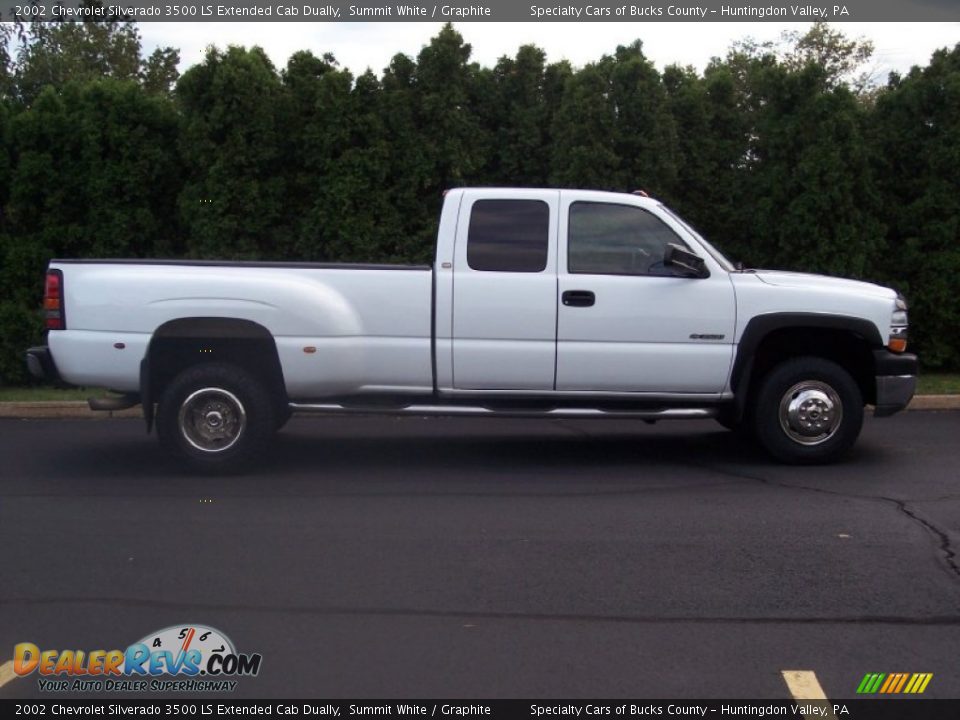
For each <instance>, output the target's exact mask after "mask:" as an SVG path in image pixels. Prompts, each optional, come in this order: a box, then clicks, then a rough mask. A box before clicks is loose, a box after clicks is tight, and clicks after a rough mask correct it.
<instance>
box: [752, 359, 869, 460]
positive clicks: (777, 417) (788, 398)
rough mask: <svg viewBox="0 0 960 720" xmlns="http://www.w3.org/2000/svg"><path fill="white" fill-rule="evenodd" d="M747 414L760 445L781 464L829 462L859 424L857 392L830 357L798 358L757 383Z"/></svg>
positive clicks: (855, 434) (854, 437) (850, 439)
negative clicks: (751, 406) (750, 407)
mask: <svg viewBox="0 0 960 720" xmlns="http://www.w3.org/2000/svg"><path fill="white" fill-rule="evenodd" d="M755 398H756V400H755V405H754V407H753V412H752V413H751V417H752V424H753V432H754V434H755V436H756V438H757V439H758V440H759V441H760V444H761V445H762V446H763V447H764V449H765V450H766V451H767V452H769V453H770V454H771V455H773V457H775V458H777V459H778V460H781V461H783V462H786V463H790V464H796V465H803V464H817V463H828V462H833V461H835V460H837V459H838V458H840V457H841V456H842V455H843V454H844V453H846V452H847V450H849V449H850V447H851V446H852V445H853V444H854V442H856V440H857V437H858V436H859V435H860V429H861V428H862V427H863V396H862V395H861V393H860V388H859V386H858V385H857V383H856V381H855V380H854V379H853V377H852V376H851V375H850V373H849V372H847V371H846V370H844V369H843V368H842V367H841V366H840V365H837V364H836V363H835V362H831V361H830V360H825V359H823V358H819V357H799V358H794V359H792V360H786V361H784V362H782V363H780V364H779V365H777V366H775V367H774V368H773V369H772V370H771V371H770V372H769V373H767V375H766V376H764V378H763V379H762V380H761V381H760V386H759V388H758V391H757V394H756V396H755Z"/></svg>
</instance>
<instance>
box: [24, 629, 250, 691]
mask: <svg viewBox="0 0 960 720" xmlns="http://www.w3.org/2000/svg"><path fill="white" fill-rule="evenodd" d="M262 659H263V658H262V656H261V655H260V654H259V653H253V654H245V653H238V652H237V651H236V649H235V648H234V646H233V643H232V642H231V641H230V638H228V637H227V636H226V635H224V634H223V633H222V632H220V631H219V630H215V629H214V628H211V627H208V626H206V625H195V624H194V625H175V626H171V627H168V628H164V629H163V630H160V631H159V632H155V633H151V634H150V635H147V636H146V637H145V638H143V639H142V640H140V641H139V642H135V643H133V644H132V645H129V646H128V647H127V648H126V649H125V650H90V651H84V650H41V649H40V648H39V647H38V646H37V645H35V644H33V643H29V642H24V643H19V644H18V645H16V646H14V648H13V670H14V672H15V673H16V674H17V675H19V676H21V677H25V676H27V675H31V674H33V673H37V675H38V676H39V677H38V680H37V683H38V686H39V689H40V690H41V691H43V692H67V691H70V692H77V691H80V692H143V691H151V692H157V691H161V692H162V691H174V692H196V691H212V692H224V691H232V690H234V689H235V688H236V686H237V682H238V681H237V680H236V679H235V678H237V677H254V676H256V675H257V673H259V672H260V663H261V660H262Z"/></svg>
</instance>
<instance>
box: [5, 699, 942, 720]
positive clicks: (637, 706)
mask: <svg viewBox="0 0 960 720" xmlns="http://www.w3.org/2000/svg"><path fill="white" fill-rule="evenodd" d="M3 707H6V708H7V711H8V712H10V713H12V714H13V715H15V716H19V717H38V716H39V717H51V716H57V717H61V716H68V717H134V716H137V717H141V716H156V717H170V716H185V717H196V716H200V717H203V716H207V717H211V718H219V717H237V716H247V717H251V716H252V717H288V718H289V717H309V718H333V717H337V718H369V717H389V718H397V717H414V718H416V717H423V718H427V717H429V718H443V719H461V718H542V719H547V720H557V719H559V718H585V719H588V720H596V719H597V718H677V719H683V718H806V719H807V720H809V719H810V718H824V720H843V719H844V718H846V719H848V720H956V719H957V718H958V717H960V699H958V700H921V699H914V698H910V699H906V698H896V699H894V698H891V699H871V700H863V699H855V700H827V701H822V700H793V701H785V700H629V701H624V700H589V701H585V700H230V699H227V700H220V699H216V700H215V699H209V698H200V699H197V700H183V699H177V700H130V699H125V698H116V699H106V700H88V699H81V700H75V699H68V698H41V699H37V700H0V708H3Z"/></svg>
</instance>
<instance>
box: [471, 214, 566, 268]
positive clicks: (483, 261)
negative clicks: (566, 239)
mask: <svg viewBox="0 0 960 720" xmlns="http://www.w3.org/2000/svg"><path fill="white" fill-rule="evenodd" d="M549 244H550V207H549V205H547V203H546V202H544V201H542V200H532V199H531V200H526V199H523V200H515V199H511V200H499V199H497V200H477V201H476V202H474V203H473V207H472V209H471V213H470V226H469V229H468V233H467V265H468V266H469V267H470V269H471V270H479V271H488V272H518V273H539V272H543V271H544V270H545V269H546V267H547V257H548V252H549Z"/></svg>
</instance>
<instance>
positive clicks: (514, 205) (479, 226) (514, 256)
mask: <svg viewBox="0 0 960 720" xmlns="http://www.w3.org/2000/svg"><path fill="white" fill-rule="evenodd" d="M559 201H560V193H559V191H557V190H509V191H503V190H500V191H498V190H496V189H489V190H488V189H483V190H467V191H465V193H464V197H463V201H462V203H461V205H460V214H459V219H458V222H457V234H456V246H455V249H454V262H453V265H454V267H453V271H454V275H453V320H452V322H453V327H452V332H451V336H452V338H453V386H454V388H455V389H457V390H515V391H516V390H521V391H522V390H528V391H538V390H553V386H554V373H555V365H556V331H557V225H558V207H559Z"/></svg>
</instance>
